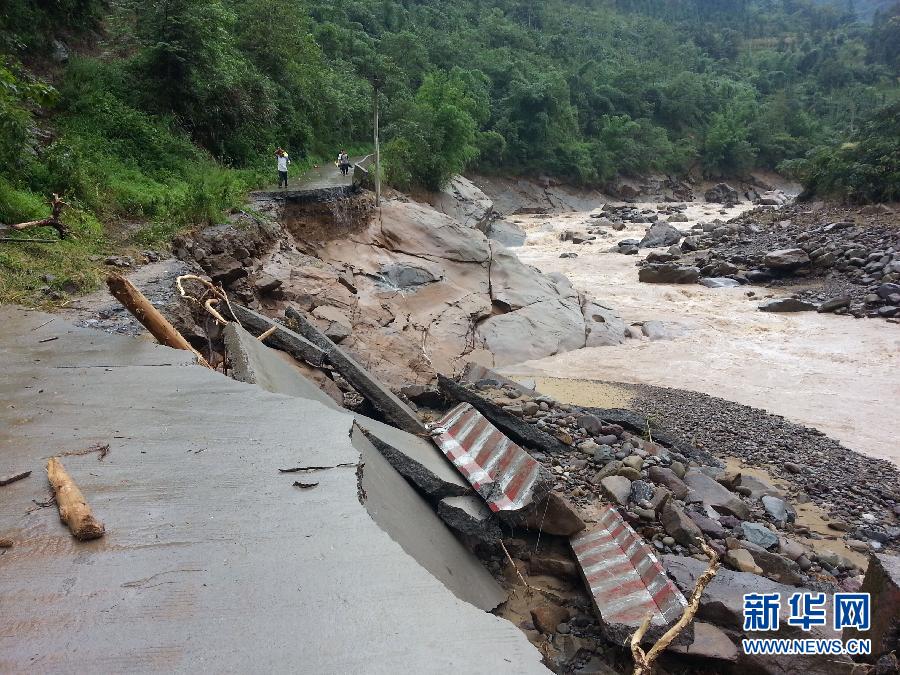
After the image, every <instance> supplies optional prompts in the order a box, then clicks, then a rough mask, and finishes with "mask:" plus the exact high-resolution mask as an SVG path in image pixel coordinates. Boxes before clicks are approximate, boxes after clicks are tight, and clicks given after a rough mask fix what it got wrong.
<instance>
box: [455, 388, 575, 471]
mask: <svg viewBox="0 0 900 675" xmlns="http://www.w3.org/2000/svg"><path fill="white" fill-rule="evenodd" d="M438 386H439V387H440V390H441V391H442V392H444V395H446V396H447V397H448V398H450V399H451V400H453V401H460V402H464V403H469V404H471V405H472V406H474V407H475V408H476V409H477V410H478V412H480V413H481V414H482V415H484V416H485V417H487V418H488V419H489V420H490V421H491V422H492V423H493V424H494V425H496V426H497V427H498V428H499V429H500V430H501V431H503V432H504V433H505V434H506V435H508V436H509V437H510V438H511V439H512V440H514V441H515V442H516V443H519V444H521V445H523V446H525V447H528V448H532V449H534V450H538V451H540V452H548V453H551V454H552V453H560V452H569V451H570V450H571V448H570V447H569V446H568V445H566V444H565V443H563V442H562V441H560V440H559V439H558V438H555V437H553V436H551V435H550V434H548V433H545V432H543V431H541V430H540V429H538V428H537V427H535V426H534V425H533V424H529V423H528V422H526V421H524V420H523V419H521V418H519V417H516V416H515V415H513V414H512V413H510V412H507V411H506V410H503V409H502V408H500V407H499V406H497V405H495V404H494V403H493V402H492V401H489V400H487V399H486V398H483V397H482V396H479V395H478V394H477V393H476V392H474V391H472V390H471V389H468V388H466V387H464V386H463V385H461V384H459V383H458V382H455V381H454V380H451V379H450V378H449V377H445V376H444V375H438Z"/></svg>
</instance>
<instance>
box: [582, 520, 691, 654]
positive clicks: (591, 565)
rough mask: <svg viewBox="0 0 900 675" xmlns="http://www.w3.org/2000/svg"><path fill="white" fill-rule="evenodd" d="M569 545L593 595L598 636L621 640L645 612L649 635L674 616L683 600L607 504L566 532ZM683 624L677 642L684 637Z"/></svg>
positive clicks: (656, 633) (651, 555) (687, 636)
mask: <svg viewBox="0 0 900 675" xmlns="http://www.w3.org/2000/svg"><path fill="white" fill-rule="evenodd" d="M569 544H570V545H571V547H572V551H573V552H574V553H575V557H576V558H577V560H578V564H579V566H580V569H581V574H582V577H583V579H584V582H585V585H586V586H587V588H588V591H589V593H590V595H591V597H592V599H593V602H594V606H595V607H596V609H597V614H598V616H599V618H600V622H601V628H602V630H603V633H604V635H605V636H606V637H607V638H608V639H610V640H612V641H613V642H615V643H617V644H620V645H625V644H627V643H628V641H629V640H630V639H631V635H632V634H633V633H634V631H635V630H637V628H638V626H640V624H641V622H642V621H643V620H644V618H645V617H646V616H647V615H648V614H651V615H652V616H653V618H652V620H651V630H649V631H648V634H647V635H648V639H650V640H652V639H655V638H656V637H658V636H659V634H660V633H661V632H662V631H663V630H665V627H666V626H668V625H669V624H671V623H673V622H674V621H676V620H677V619H678V618H679V617H680V616H681V614H682V612H683V611H684V609H685V607H687V600H685V598H684V595H682V594H681V591H679V590H678V588H676V586H675V584H673V583H672V582H671V581H670V580H669V578H668V577H667V576H666V573H665V570H664V569H663V567H662V565H661V563H660V562H659V560H658V559H657V557H656V554H655V553H654V552H653V549H652V548H651V547H650V546H649V545H648V544H647V542H646V541H645V540H644V539H643V538H642V537H641V536H639V535H638V534H637V533H636V532H635V531H634V530H633V529H632V528H631V526H630V525H628V523H626V522H625V521H624V520H623V519H622V516H620V515H619V513H618V511H616V509H615V507H613V506H609V505H607V506H604V507H602V509H601V513H600V517H599V518H598V520H597V523H596V524H595V525H594V526H593V527H591V528H589V529H587V530H585V531H584V532H582V533H580V534H578V535H576V536H574V537H571V538H570V539H569ZM692 638H693V633H692V631H691V630H690V627H688V629H686V630H685V631H684V632H683V633H682V635H681V637H680V638H679V642H681V641H686V642H688V643H689V642H690V640H691V639H692Z"/></svg>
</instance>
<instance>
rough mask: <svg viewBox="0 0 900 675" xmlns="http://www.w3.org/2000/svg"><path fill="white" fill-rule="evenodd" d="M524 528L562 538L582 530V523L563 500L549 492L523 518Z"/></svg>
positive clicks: (570, 506)
mask: <svg viewBox="0 0 900 675" xmlns="http://www.w3.org/2000/svg"><path fill="white" fill-rule="evenodd" d="M525 527H527V528H528V529H529V530H535V531H537V532H546V533H547V534H555V535H558V536H562V537H571V536H572V535H573V534H576V533H578V532H581V530H583V529H584V521H583V520H582V519H581V518H580V517H579V515H578V513H577V512H576V511H575V509H574V508H573V507H572V505H571V504H569V503H568V502H567V501H566V499H565V498H563V497H561V496H560V495H558V494H557V493H556V492H551V493H550V494H548V495H547V498H546V499H544V501H543V502H540V503H538V504H535V505H534V507H533V508H532V509H530V510H529V512H528V514H527V515H526V516H525Z"/></svg>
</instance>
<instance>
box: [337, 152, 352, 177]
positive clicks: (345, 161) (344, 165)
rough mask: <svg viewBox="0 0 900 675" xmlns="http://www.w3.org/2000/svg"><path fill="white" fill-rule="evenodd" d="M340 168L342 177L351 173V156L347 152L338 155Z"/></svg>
mask: <svg viewBox="0 0 900 675" xmlns="http://www.w3.org/2000/svg"><path fill="white" fill-rule="evenodd" d="M338 168H339V169H340V170H341V175H342V176H346V175H347V174H348V173H349V172H350V156H349V155H348V154H347V151H346V150H341V151H340V153H338Z"/></svg>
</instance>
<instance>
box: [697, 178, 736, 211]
mask: <svg viewBox="0 0 900 675" xmlns="http://www.w3.org/2000/svg"><path fill="white" fill-rule="evenodd" d="M703 197H704V198H705V199H706V201H708V202H713V203H717V204H725V205H729V206H730V205H733V204H737V203H738V202H739V201H740V197H739V195H738V191H737V190H735V189H734V188H733V187H731V186H730V185H728V183H719V184H718V185H716V186H715V187H713V188H710V189H709V190H707V191H706V193H705V194H704V195H703Z"/></svg>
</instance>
